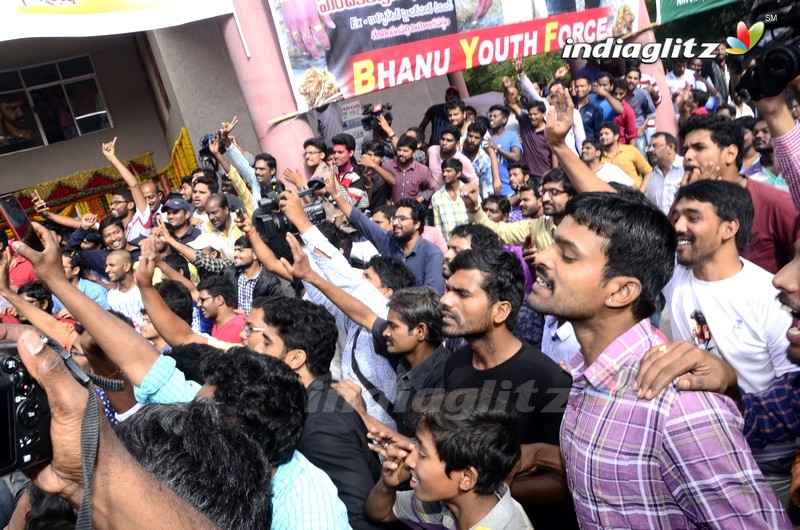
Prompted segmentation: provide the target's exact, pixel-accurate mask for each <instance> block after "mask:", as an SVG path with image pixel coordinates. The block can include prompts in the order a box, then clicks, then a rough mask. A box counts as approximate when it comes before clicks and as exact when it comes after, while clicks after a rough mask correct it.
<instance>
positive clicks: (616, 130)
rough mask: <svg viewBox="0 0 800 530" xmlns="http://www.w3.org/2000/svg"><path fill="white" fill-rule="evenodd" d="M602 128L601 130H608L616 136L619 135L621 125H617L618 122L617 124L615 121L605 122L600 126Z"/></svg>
mask: <svg viewBox="0 0 800 530" xmlns="http://www.w3.org/2000/svg"><path fill="white" fill-rule="evenodd" d="M600 128H601V129H608V130H610V131H611V132H612V133H613V134H615V135H617V134H619V125H617V122H615V121H604V122H603V123H602V124H601V125H600Z"/></svg>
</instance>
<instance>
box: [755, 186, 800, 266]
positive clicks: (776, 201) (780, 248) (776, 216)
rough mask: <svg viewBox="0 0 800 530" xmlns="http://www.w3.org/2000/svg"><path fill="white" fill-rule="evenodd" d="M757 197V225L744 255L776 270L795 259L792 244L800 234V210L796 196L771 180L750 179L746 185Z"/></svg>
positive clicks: (756, 262) (760, 264)
mask: <svg viewBox="0 0 800 530" xmlns="http://www.w3.org/2000/svg"><path fill="white" fill-rule="evenodd" d="M745 189H747V192H748V193H749V194H750V198H751V199H753V209H754V216H753V229H752V231H751V232H750V244H749V245H748V247H747V252H745V253H744V254H742V257H743V258H744V259H746V260H748V261H751V262H753V263H755V264H756V265H758V266H759V267H761V268H762V269H766V270H768V271H769V272H771V273H772V274H776V273H777V272H778V271H779V270H780V269H782V268H783V266H784V265H786V264H787V263H789V262H790V261H792V256H793V252H792V245H794V242H795V241H796V240H797V239H798V238H800V213H798V212H797V210H795V209H794V203H793V202H792V197H791V195H789V194H788V193H786V192H785V191H783V190H779V189H778V188H776V187H774V186H770V185H769V184H764V183H763V182H758V181H756V180H751V179H747V185H746V187H745Z"/></svg>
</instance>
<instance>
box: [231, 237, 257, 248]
mask: <svg viewBox="0 0 800 530" xmlns="http://www.w3.org/2000/svg"><path fill="white" fill-rule="evenodd" d="M233 246H234V247H241V248H253V244H252V243H250V238H249V237H247V236H242V237H240V238H238V239H236V241H234V242H233Z"/></svg>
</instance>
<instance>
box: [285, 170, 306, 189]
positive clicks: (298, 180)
mask: <svg viewBox="0 0 800 530" xmlns="http://www.w3.org/2000/svg"><path fill="white" fill-rule="evenodd" d="M283 178H285V179H286V180H287V181H289V182H291V183H292V184H294V185H295V186H297V188H298V189H299V188H302V187H303V176H302V175H301V174H300V171H298V170H297V169H291V168H288V167H287V168H286V169H284V170H283Z"/></svg>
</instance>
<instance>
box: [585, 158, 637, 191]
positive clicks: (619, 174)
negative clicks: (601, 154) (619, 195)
mask: <svg viewBox="0 0 800 530" xmlns="http://www.w3.org/2000/svg"><path fill="white" fill-rule="evenodd" d="M595 175H597V176H598V177H600V179H601V180H602V181H603V182H618V183H620V184H622V185H623V186H633V184H634V182H633V179H632V178H631V177H630V175H628V174H627V173H625V172H624V171H622V169H621V168H620V167H619V166H615V165H614V164H612V163H610V162H603V165H602V166H600V169H598V170H597V171H595Z"/></svg>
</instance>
